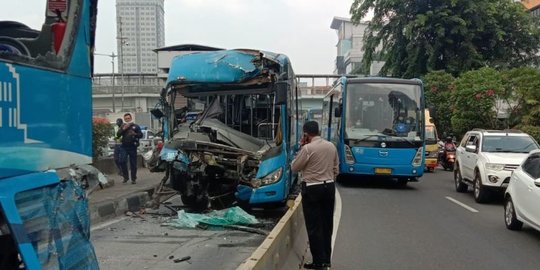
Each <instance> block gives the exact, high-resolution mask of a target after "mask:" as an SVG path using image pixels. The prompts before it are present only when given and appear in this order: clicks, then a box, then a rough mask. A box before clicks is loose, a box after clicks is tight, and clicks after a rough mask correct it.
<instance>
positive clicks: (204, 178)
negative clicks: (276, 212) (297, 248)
mask: <svg viewBox="0 0 540 270" xmlns="http://www.w3.org/2000/svg"><path fill="white" fill-rule="evenodd" d="M296 91H297V88H296V80H295V77H294V73H293V70H292V67H291V64H290V62H289V59H288V58H287V57H286V56H285V55H283V54H275V53H271V52H265V51H259V50H246V49H242V50H217V51H209V52H200V53H193V54H188V55H182V56H177V57H175V58H174V59H173V61H172V63H171V68H170V71H169V77H168V81H167V86H166V88H165V89H164V90H163V91H162V99H161V108H162V110H163V111H161V110H157V111H156V110H155V111H154V114H155V115H156V116H161V119H162V120H163V123H164V125H163V130H164V132H163V134H164V141H165V145H164V146H163V148H162V150H161V152H160V158H161V160H162V161H165V162H166V163H167V164H168V169H169V172H170V183H171V185H172V187H173V188H174V189H175V190H177V191H178V192H179V193H180V194H181V198H182V201H183V203H184V204H185V205H187V206H190V207H193V208H197V209H206V208H207V207H208V206H212V207H214V208H218V207H227V206H228V205H230V204H231V203H232V202H234V201H237V202H240V203H243V204H246V205H250V206H253V205H263V204H275V203H277V204H280V203H283V202H285V201H286V199H287V197H288V195H289V193H290V192H291V189H292V187H293V174H292V171H291V169H290V163H291V161H292V159H293V154H294V151H293V149H295V147H296V144H297V142H298V141H299V135H298V131H297V130H296V129H298V125H297V124H296V119H298V111H297V103H296V102H295V100H294V96H296V95H297V93H296ZM181 96H183V97H185V98H187V106H185V107H182V108H177V107H176V106H175V105H176V104H177V99H178V98H180V97H181ZM199 110H201V111H202V112H201V113H200V115H199V116H198V117H197V119H196V120H195V121H191V122H190V121H186V120H183V119H186V114H187V113H188V112H192V111H199ZM293 114H295V115H296V117H293Z"/></svg>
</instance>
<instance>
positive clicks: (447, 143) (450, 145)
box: [444, 136, 456, 152]
mask: <svg viewBox="0 0 540 270" xmlns="http://www.w3.org/2000/svg"><path fill="white" fill-rule="evenodd" d="M444 151H445V152H455V151H456V145H455V144H454V140H453V138H452V136H447V137H446V139H445V140H444Z"/></svg>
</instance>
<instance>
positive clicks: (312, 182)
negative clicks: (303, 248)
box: [292, 121, 339, 269]
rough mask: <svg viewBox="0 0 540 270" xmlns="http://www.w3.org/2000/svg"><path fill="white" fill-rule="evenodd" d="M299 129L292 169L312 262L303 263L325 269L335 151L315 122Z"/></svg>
mask: <svg viewBox="0 0 540 270" xmlns="http://www.w3.org/2000/svg"><path fill="white" fill-rule="evenodd" d="M303 131H304V136H303V137H302V140H301V141H300V145H301V148H300V151H299V152H298V155H297V156H296V158H295V159H294V160H293V162H292V170H293V171H295V172H298V171H300V172H302V183H301V185H302V208H303V210H304V219H305V222H306V229H307V233H308V239H309V245H310V250H311V255H312V257H313V262H311V263H306V264H304V268H307V269H328V268H329V267H330V266H331V256H332V230H333V221H334V201H335V191H336V187H335V184H334V179H335V178H336V176H337V174H338V166H339V161H338V155H337V150H336V147H335V146H334V145H333V144H332V143H330V142H328V141H326V140H324V139H322V138H321V137H320V136H319V124H318V123H317V122H315V121H309V122H306V123H305V124H304V126H303Z"/></svg>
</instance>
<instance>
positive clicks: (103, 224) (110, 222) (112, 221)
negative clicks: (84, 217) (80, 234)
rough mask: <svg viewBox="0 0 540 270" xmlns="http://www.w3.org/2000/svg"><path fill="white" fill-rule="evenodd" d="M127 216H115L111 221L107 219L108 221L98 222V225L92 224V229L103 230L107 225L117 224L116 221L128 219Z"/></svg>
mask: <svg viewBox="0 0 540 270" xmlns="http://www.w3.org/2000/svg"><path fill="white" fill-rule="evenodd" d="M127 218H128V217H127V216H126V217H120V218H115V219H113V220H109V221H107V222H103V223H101V224H98V225H96V226H92V228H90V231H92V232H93V231H95V230H101V229H103V228H105V227H107V226H111V225H113V224H115V223H118V222H120V221H122V220H125V219H127Z"/></svg>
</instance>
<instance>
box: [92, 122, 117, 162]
mask: <svg viewBox="0 0 540 270" xmlns="http://www.w3.org/2000/svg"><path fill="white" fill-rule="evenodd" d="M112 128H113V126H112V125H111V123H109V121H108V120H107V119H104V118H94V119H93V121H92V156H93V158H94V160H96V159H97V158H98V157H100V156H102V155H103V154H104V153H103V149H105V147H107V144H108V143H109V136H110V134H111V130H112Z"/></svg>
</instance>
